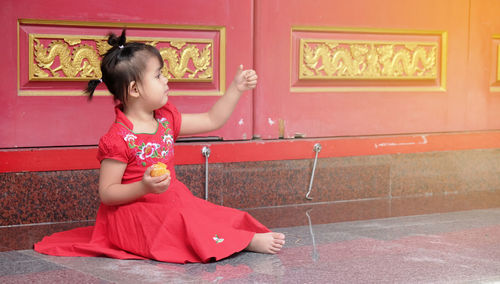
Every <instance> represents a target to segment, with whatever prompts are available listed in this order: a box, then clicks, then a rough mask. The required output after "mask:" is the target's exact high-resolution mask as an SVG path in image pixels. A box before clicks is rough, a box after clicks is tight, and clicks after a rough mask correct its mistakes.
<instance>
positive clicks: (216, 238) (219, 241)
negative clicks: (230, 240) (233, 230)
mask: <svg viewBox="0 0 500 284" xmlns="http://www.w3.org/2000/svg"><path fill="white" fill-rule="evenodd" d="M213 239H214V241H215V243H217V244H220V243H222V242H223V241H224V239H221V238H219V237H218V236H217V234H215V236H214V237H213Z"/></svg>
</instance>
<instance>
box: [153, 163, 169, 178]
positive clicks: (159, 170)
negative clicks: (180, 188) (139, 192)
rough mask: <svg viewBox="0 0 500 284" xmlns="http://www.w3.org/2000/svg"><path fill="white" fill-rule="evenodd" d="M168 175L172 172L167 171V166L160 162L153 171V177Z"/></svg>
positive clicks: (154, 166)
mask: <svg viewBox="0 0 500 284" xmlns="http://www.w3.org/2000/svg"><path fill="white" fill-rule="evenodd" d="M166 173H169V174H170V171H169V170H168V169H167V165H165V164H164V163H162V162H158V163H156V164H154V165H153V170H151V176H152V177H159V176H162V175H164V174H166Z"/></svg>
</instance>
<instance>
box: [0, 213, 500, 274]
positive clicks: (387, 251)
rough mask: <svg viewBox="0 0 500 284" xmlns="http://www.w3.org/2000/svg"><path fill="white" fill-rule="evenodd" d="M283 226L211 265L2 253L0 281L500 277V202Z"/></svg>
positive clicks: (310, 219)
mask: <svg viewBox="0 0 500 284" xmlns="http://www.w3.org/2000/svg"><path fill="white" fill-rule="evenodd" d="M310 213H311V212H307V213H306V215H305V216H304V218H306V220H307V223H308V224H309V225H306V226H299V227H288V228H279V229H277V230H276V231H280V232H283V233H285V234H286V236H287V242H286V245H285V247H284V249H283V250H282V251H281V252H280V253H279V254H277V255H263V254H256V253H250V252H242V253H239V254H236V255H234V256H232V257H230V258H228V259H225V260H223V261H220V262H215V263H209V264H185V265H179V264H169V263H161V262H155V261H139V260H115V259H109V258H68V257H53V256H47V255H41V254H38V253H36V252H34V251H33V250H14V251H5V252H0V283H500V208H498V209H484V210H471V211H461V212H452V213H442V214H430V215H419V216H407V217H394V218H386V219H376V220H367V221H354V222H340V223H331V224H321V225H315V223H314V220H313V218H311V216H312V214H310Z"/></svg>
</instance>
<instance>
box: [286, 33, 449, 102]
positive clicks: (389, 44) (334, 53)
mask: <svg viewBox="0 0 500 284" xmlns="http://www.w3.org/2000/svg"><path fill="white" fill-rule="evenodd" d="M447 37H448V34H447V32H445V31H423V30H402V29H372V28H350V27H313V26H294V27H292V28H291V37H290V39H291V58H290V92H292V93H335V92H424V93H425V92H443V91H446V74H447V70H446V66H447V62H446V61H447V48H448V47H447V45H448V44H447V41H448V39H447Z"/></svg>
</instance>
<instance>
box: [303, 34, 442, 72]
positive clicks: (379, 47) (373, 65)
mask: <svg viewBox="0 0 500 284" xmlns="http://www.w3.org/2000/svg"><path fill="white" fill-rule="evenodd" d="M302 47H303V58H302V63H301V65H300V71H299V72H300V74H301V76H302V77H303V78H307V79H321V78H330V79H334V78H344V79H360V78H361V79H386V78H405V79H414V78H429V77H435V76H436V74H437V66H436V64H437V45H433V46H431V47H430V48H426V47H424V46H417V45H415V44H404V45H403V46H396V45H395V44H376V43H366V44H365V43H360V44H359V43H353V44H345V43H342V44H340V42H339V43H332V42H328V43H319V44H317V45H316V46H315V47H311V46H310V45H309V44H307V43H304V44H303V46H302Z"/></svg>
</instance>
